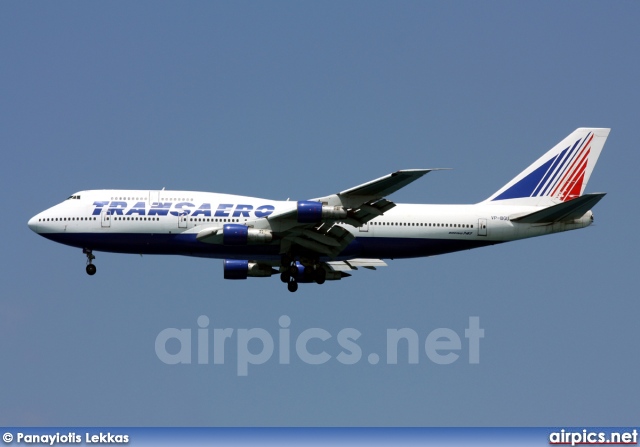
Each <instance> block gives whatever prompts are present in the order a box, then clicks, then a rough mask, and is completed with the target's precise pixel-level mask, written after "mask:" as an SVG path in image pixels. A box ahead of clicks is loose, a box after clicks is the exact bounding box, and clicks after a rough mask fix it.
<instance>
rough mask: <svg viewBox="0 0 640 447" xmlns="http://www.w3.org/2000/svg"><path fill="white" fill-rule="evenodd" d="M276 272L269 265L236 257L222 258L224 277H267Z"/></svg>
mask: <svg viewBox="0 0 640 447" xmlns="http://www.w3.org/2000/svg"><path fill="white" fill-rule="evenodd" d="M274 272H276V270H274V269H273V268H271V266H270V265H264V264H259V263H257V262H249V261H245V260H238V259H225V260H224V279H247V277H249V276H251V277H253V278H268V277H269V276H271V275H273V273H274Z"/></svg>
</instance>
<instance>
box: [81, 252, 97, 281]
mask: <svg viewBox="0 0 640 447" xmlns="http://www.w3.org/2000/svg"><path fill="white" fill-rule="evenodd" d="M82 253H84V254H86V255H87V268H86V270H87V275H89V276H93V275H95V274H96V270H97V269H96V266H95V265H93V260H94V259H95V258H96V257H95V256H94V255H93V252H92V251H91V250H89V249H88V248H83V249H82Z"/></svg>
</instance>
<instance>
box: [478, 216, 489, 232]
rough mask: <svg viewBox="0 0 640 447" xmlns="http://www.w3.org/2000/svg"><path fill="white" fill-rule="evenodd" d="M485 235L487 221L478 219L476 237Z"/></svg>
mask: <svg viewBox="0 0 640 447" xmlns="http://www.w3.org/2000/svg"><path fill="white" fill-rule="evenodd" d="M486 235H487V219H478V236H486Z"/></svg>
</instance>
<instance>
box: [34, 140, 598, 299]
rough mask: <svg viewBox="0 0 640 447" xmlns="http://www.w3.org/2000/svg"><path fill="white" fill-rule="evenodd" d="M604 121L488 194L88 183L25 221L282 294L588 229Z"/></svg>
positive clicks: (397, 178)
mask: <svg viewBox="0 0 640 447" xmlns="http://www.w3.org/2000/svg"><path fill="white" fill-rule="evenodd" d="M609 132H610V129H608V128H579V129H576V130H575V131H574V132H572V133H571V134H570V135H569V136H567V137H566V138H564V139H563V140H562V141H561V142H560V143H558V144H557V145H556V146H554V147H553V148H552V149H551V150H549V151H548V152H546V153H545V154H544V155H543V156H541V157H540V158H539V159H538V160H536V161H535V162H534V163H533V164H531V165H530V166H529V167H527V168H526V169H525V170H524V171H522V172H521V173H520V174H518V175H517V176H516V177H514V178H513V179H512V180H511V181H510V182H509V183H507V184H506V185H504V186H503V187H502V188H500V189H499V190H498V191H496V192H495V193H494V194H493V195H491V196H490V197H489V198H487V199H486V200H484V201H482V202H479V203H476V204H470V205H428V204H396V203H394V202H391V201H390V200H388V199H387V196H389V195H391V194H392V193H394V192H396V191H398V190H399V189H401V188H403V187H405V186H407V185H408V184H410V183H412V182H414V181H415V180H417V179H419V178H420V177H422V176H423V175H425V174H427V173H429V172H432V171H435V170H438V169H408V170H401V171H396V172H393V173H391V174H388V175H385V176H383V177H380V178H378V179H375V180H372V181H369V182H366V183H363V184H361V185H358V186H355V187H353V188H350V189H346V190H344V191H342V192H339V193H337V194H331V195H328V196H325V197H319V198H314V199H309V200H301V201H289V200H287V201H277V200H267V199H261V198H255V197H246V196H237V195H229V194H218V193H210V192H195V191H169V190H164V189H162V190H117V189H113V190H88V191H80V192H77V193H74V194H72V195H71V196H69V197H68V198H67V199H66V200H64V201H63V202H61V203H59V204H58V205H55V206H53V207H51V208H49V209H47V210H45V211H42V212H41V213H39V214H37V215H35V216H34V217H32V218H31V219H30V220H29V222H28V225H29V228H30V229H31V230H33V231H34V232H36V233H38V234H39V235H41V236H43V237H45V238H47V239H50V240H52V241H54V242H58V243H61V244H65V245H69V246H72V247H77V248H81V249H82V251H83V253H84V254H85V255H86V258H87V265H86V272H87V274H89V275H94V274H95V273H96V266H95V264H94V263H93V260H94V259H95V255H94V254H93V252H94V251H104V252H114V253H130V254H140V255H144V254H159V255H160V254H164V255H183V256H195V257H203V258H218V259H223V273H224V278H225V279H235V280H238V279H247V278H248V277H270V276H272V275H274V274H276V275H278V274H279V276H280V279H281V281H282V282H284V283H286V284H287V288H288V290H289V291H291V292H295V291H296V290H298V284H299V283H314V282H315V283H317V284H323V283H324V282H325V281H335V280H340V279H342V278H345V277H348V276H351V274H350V273H349V272H350V271H352V270H357V269H358V268H360V267H362V268H367V269H372V270H375V269H376V268H378V267H383V266H386V265H387V264H386V263H385V261H384V259H400V258H415V257H423V256H433V255H440V254H444V253H452V252H456V251H460V250H467V249H472V248H478V247H484V246H488V245H494V244H500V243H503V242H509V241H513V240H518V239H524V238H530V237H535V236H542V235H546V234H552V233H558V232H562V231H568V230H575V229H580V228H585V227H587V226H589V225H591V223H593V213H592V211H591V208H592V207H593V206H594V205H595V204H596V203H598V202H599V201H600V200H601V199H602V198H603V197H604V195H605V193H592V194H584V190H585V187H586V186H587V182H588V181H589V178H590V176H591V173H592V172H593V168H594V166H595V164H596V162H597V160H598V157H599V155H600V152H601V151H602V148H603V146H604V143H605V141H606V139H607V137H608V135H609Z"/></svg>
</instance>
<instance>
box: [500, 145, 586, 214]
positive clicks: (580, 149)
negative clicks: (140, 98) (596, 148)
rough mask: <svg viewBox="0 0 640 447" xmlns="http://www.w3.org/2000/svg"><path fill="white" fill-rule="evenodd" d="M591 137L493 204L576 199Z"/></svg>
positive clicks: (545, 163) (548, 162) (557, 156)
mask: <svg viewBox="0 0 640 447" xmlns="http://www.w3.org/2000/svg"><path fill="white" fill-rule="evenodd" d="M593 135H594V134H593V132H589V133H588V134H587V135H586V136H585V137H584V138H580V139H579V140H577V141H576V142H575V143H574V144H572V145H570V146H568V147H567V148H566V149H564V150H562V151H561V152H560V153H558V154H556V155H555V156H554V157H552V158H550V159H549V160H547V161H546V162H544V163H543V164H542V165H541V166H539V167H538V168H537V169H535V170H534V171H532V172H531V173H529V175H527V176H526V177H524V178H522V179H520V181H518V182H517V183H515V184H514V185H512V186H511V187H510V188H508V189H507V190H505V191H503V192H502V194H500V195H499V196H498V197H495V198H494V199H493V200H504V199H516V198H521V197H542V196H549V197H554V198H557V199H559V200H561V201H563V202H566V201H568V200H571V199H575V198H576V197H580V194H581V193H582V186H583V183H584V176H585V171H586V169H587V163H588V161H589V154H590V152H591V142H592V141H593Z"/></svg>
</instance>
